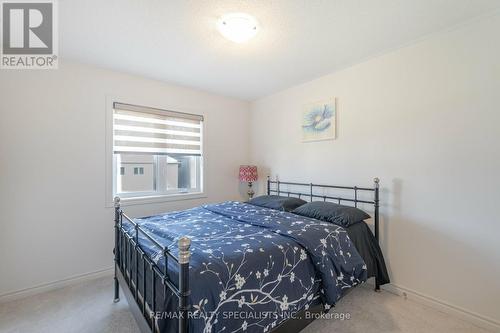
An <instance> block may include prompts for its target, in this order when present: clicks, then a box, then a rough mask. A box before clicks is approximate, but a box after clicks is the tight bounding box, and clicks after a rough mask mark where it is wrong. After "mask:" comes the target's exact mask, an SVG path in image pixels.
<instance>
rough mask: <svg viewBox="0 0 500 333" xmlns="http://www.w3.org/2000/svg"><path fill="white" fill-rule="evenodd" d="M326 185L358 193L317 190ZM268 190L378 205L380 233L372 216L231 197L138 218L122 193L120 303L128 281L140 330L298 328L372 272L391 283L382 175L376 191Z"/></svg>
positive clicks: (273, 185)
mask: <svg viewBox="0 0 500 333" xmlns="http://www.w3.org/2000/svg"><path fill="white" fill-rule="evenodd" d="M284 186H290V187H289V188H287V189H284V188H283V187H284ZM300 187H307V191H300V190H296V188H300ZM290 188H293V190H291V189H290ZM325 188H333V189H341V190H349V191H352V192H353V196H352V197H340V196H329V195H326V194H325V192H324V191H323V192H322V193H319V191H317V190H316V189H325ZM360 192H369V193H372V195H373V200H366V199H364V197H363V199H361V198H360V197H359V193H360ZM267 193H268V194H271V193H276V194H278V195H287V196H296V197H303V198H308V199H309V200H310V201H313V200H318V199H320V200H323V201H327V200H330V201H331V200H335V201H338V202H339V203H340V202H349V203H352V204H353V205H355V206H357V205H358V204H369V205H372V206H373V208H374V209H373V214H374V215H373V220H374V230H375V236H373V234H372V233H371V231H370V229H369V228H368V226H367V225H366V223H365V222H362V223H357V224H354V225H352V226H349V227H348V228H343V227H341V226H337V225H334V224H332V223H328V222H324V221H319V220H316V219H312V218H307V217H304V216H299V215H296V214H293V213H290V212H284V211H279V210H275V209H270V208H265V207H258V206H254V205H251V204H248V203H241V202H234V201H228V202H223V203H219V204H212V205H204V206H200V207H195V208H192V209H188V210H185V211H179V212H171V213H167V214H161V215H156V216H149V217H144V218H139V219H132V218H130V217H128V216H127V215H126V214H125V213H124V211H123V210H122V209H121V207H120V200H119V198H115V249H114V255H115V286H114V288H115V290H114V291H115V302H117V301H119V285H120V284H121V285H122V287H123V288H122V289H123V292H124V294H125V296H126V297H127V300H128V302H129V305H130V308H131V310H132V313H133V315H134V317H135V318H136V321H137V323H138V326H139V328H140V329H141V331H142V332H162V333H164V332H181V333H184V332H273V333H277V332H299V331H300V330H301V329H303V328H304V327H305V326H306V325H307V324H309V323H310V322H311V321H312V320H313V319H314V318H316V316H314V314H318V313H322V312H324V311H328V310H329V309H330V307H332V306H334V305H335V303H336V302H337V301H338V300H339V299H340V298H342V297H343V296H344V295H345V294H346V293H347V292H348V291H349V290H351V289H352V288H353V287H355V286H357V285H359V284H361V283H364V282H365V281H366V280H367V278H369V277H375V280H376V282H375V289H376V290H379V288H380V285H381V284H384V283H387V282H389V280H388V276H387V270H386V269H385V263H384V262H383V257H382V254H381V252H380V248H379V247H378V223H379V213H378V207H379V182H378V179H376V180H375V183H374V186H373V187H369V188H368V187H356V186H354V187H345V186H334V185H318V184H303V183H293V182H280V181H277V180H276V181H272V180H270V179H268V181H267ZM370 236H371V237H370ZM358 249H360V250H359V251H358Z"/></svg>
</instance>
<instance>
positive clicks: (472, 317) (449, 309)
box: [368, 283, 500, 332]
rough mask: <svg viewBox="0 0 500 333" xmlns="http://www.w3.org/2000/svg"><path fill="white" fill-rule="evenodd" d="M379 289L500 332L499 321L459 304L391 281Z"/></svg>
mask: <svg viewBox="0 0 500 333" xmlns="http://www.w3.org/2000/svg"><path fill="white" fill-rule="evenodd" d="M368 284H371V283H368ZM381 289H383V290H386V291H388V292H390V293H392V294H395V295H398V296H402V297H404V298H407V299H409V300H412V301H415V302H418V303H420V304H424V305H427V306H429V307H432V308H433V309H436V310H439V311H442V312H444V313H447V314H450V315H452V316H455V317H458V318H460V319H462V320H465V321H468V322H470V323H472V324H475V325H476V326H479V327H482V328H485V329H487V330H491V331H493V332H500V322H498V321H496V320H494V319H492V318H489V317H486V316H483V315H480V314H478V313H475V312H472V311H469V310H466V309H464V308H461V307H459V306H456V305H453V304H450V303H448V302H445V301H442V300H439V299H437V298H434V297H431V296H428V295H425V294H422V293H420V292H417V291H415V290H412V289H409V288H406V287H401V286H398V285H395V284H392V283H390V284H386V285H383V286H381Z"/></svg>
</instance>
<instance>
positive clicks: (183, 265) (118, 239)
mask: <svg viewBox="0 0 500 333" xmlns="http://www.w3.org/2000/svg"><path fill="white" fill-rule="evenodd" d="M273 185H275V188H274V189H273V188H272V186H273ZM281 185H293V186H307V187H309V191H308V192H307V193H304V192H294V191H288V190H286V189H285V190H283V189H282V188H281V187H280V186H281ZM314 188H332V189H341V190H353V191H354V197H353V198H344V197H333V196H327V195H319V194H317V193H314V190H313V189H314ZM359 191H365V192H366V191H369V192H373V193H374V199H373V201H370V200H362V199H358V192H359ZM271 193H276V194H278V195H280V194H286V195H288V196H298V197H299V198H301V197H304V198H305V197H307V198H309V199H310V201H312V200H313V199H314V198H321V199H323V201H326V200H327V199H328V200H336V201H338V202H339V203H341V202H350V203H354V205H355V207H357V205H358V203H366V204H373V205H374V207H375V213H374V223H375V238H376V239H377V242H378V240H379V179H378V178H375V179H374V187H373V188H368V187H357V186H353V187H350V186H336V185H320V184H313V183H309V184H307V183H294V182H281V181H279V180H276V181H272V180H271V179H270V177H269V176H268V177H267V194H268V195H270V194H271ZM114 207H115V219H114V222H115V227H114V228H115V247H114V249H113V254H114V262H115V265H114V266H115V267H114V268H115V276H114V302H115V303H116V302H119V301H120V297H119V285H122V290H123V293H124V295H125V297H126V298H127V301H128V304H129V307H130V310H131V312H132V315H133V316H134V318H135V320H136V322H137V324H138V326H139V329H140V330H141V332H148V333H152V332H158V331H159V327H158V325H157V324H158V323H157V316H156V310H157V304H156V297H155V296H156V292H157V288H156V286H157V282H160V283H161V284H162V286H163V288H162V289H163V294H164V296H166V295H167V289H169V290H170V291H171V292H172V293H173V295H175V296H176V297H177V298H178V300H179V308H178V328H179V333H187V332H188V311H189V307H190V305H189V302H188V297H189V295H190V289H189V259H190V250H189V248H190V246H191V240H190V239H189V238H188V237H181V238H180V239H179V240H178V244H177V246H178V252H179V254H178V256H177V257H176V256H174V255H173V254H172V252H171V250H172V248H171V247H168V246H167V247H165V246H162V245H161V244H159V243H158V242H157V241H155V240H154V238H153V237H152V236H151V235H149V234H148V232H146V231H145V230H144V229H143V228H141V226H140V225H139V224H137V223H135V222H134V221H133V219H131V218H130V217H128V216H127V215H126V214H125V213H124V212H123V210H122V209H121V206H120V198H119V197H115V199H114ZM124 219H125V220H126V221H127V222H128V223H130V224H131V225H132V226H133V229H134V232H133V234H132V235H130V234H129V233H128V232H127V231H126V230H125V228H124V227H123V221H124ZM139 235H143V236H145V237H146V238H147V239H148V240H149V241H151V243H152V244H154V246H156V247H158V249H160V250H161V251H162V253H163V255H164V260H165V269H164V270H163V271H162V270H160V268H159V267H158V266H157V265H156V263H155V262H154V261H153V260H152V259H151V258H150V257H149V256H148V255H147V254H146V253H145V252H144V251H143V250H142V249H141V247H140V245H139ZM171 240H172V242H173V241H174V240H175V239H173V238H172V239H171ZM169 260H173V262H174V263H176V264H177V265H178V267H179V280H178V281H177V284H175V283H174V281H172V280H171V279H170V278H169V276H168V272H167V267H168V262H169ZM140 263H142V264H140ZM139 269H141V273H142V287H141V286H140V285H139ZM147 272H150V273H151V281H149V282H150V283H151V286H150V287H149V289H150V290H151V301H150V302H148V300H147V299H148V297H147V293H148V281H147V274H146V273H147ZM141 289H142V291H141ZM375 291H380V284H379V282H378V281H377V280H375ZM322 310H323V307H322V306H321V305H319V306H315V307H311V309H309V311H308V312H310V313H319V312H321V311H322ZM304 313H305V311H303V313H299V314H298V318H302V319H298V320H287V321H285V322H283V323H282V324H281V325H279V326H278V327H276V328H275V329H274V330H273V331H272V332H273V333H282V332H283V333H284V332H299V331H300V330H302V329H303V328H304V327H306V326H307V325H308V324H309V323H310V322H312V321H313V320H314V319H311V318H308V319H306V318H304V315H303V314H304ZM312 317H314V316H312ZM172 320H173V319H172Z"/></svg>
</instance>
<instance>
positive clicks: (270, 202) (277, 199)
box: [248, 195, 307, 212]
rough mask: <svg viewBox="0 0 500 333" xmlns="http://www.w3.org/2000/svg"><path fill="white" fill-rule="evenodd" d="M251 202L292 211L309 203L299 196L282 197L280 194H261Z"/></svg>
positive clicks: (250, 202) (255, 204) (256, 204)
mask: <svg viewBox="0 0 500 333" xmlns="http://www.w3.org/2000/svg"><path fill="white" fill-rule="evenodd" d="M248 203H249V204H251V205H254V206H260V207H265V208H271V209H276V210H283V211H285V212H291V211H292V210H294V209H295V208H297V207H299V206H302V205H303V204H305V203H307V201H304V200H302V199H299V198H293V197H282V196H278V195H261V196H259V197H256V198H253V199H251V200H250V201H248Z"/></svg>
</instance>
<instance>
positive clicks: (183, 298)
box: [178, 236, 191, 332]
mask: <svg viewBox="0 0 500 333" xmlns="http://www.w3.org/2000/svg"><path fill="white" fill-rule="evenodd" d="M178 246H179V294H180V295H179V312H180V316H179V332H187V323H188V311H189V303H188V297H189V294H190V290H189V256H190V252H189V247H190V246H191V239H189V237H186V236H184V237H181V238H180V239H179V242H178Z"/></svg>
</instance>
